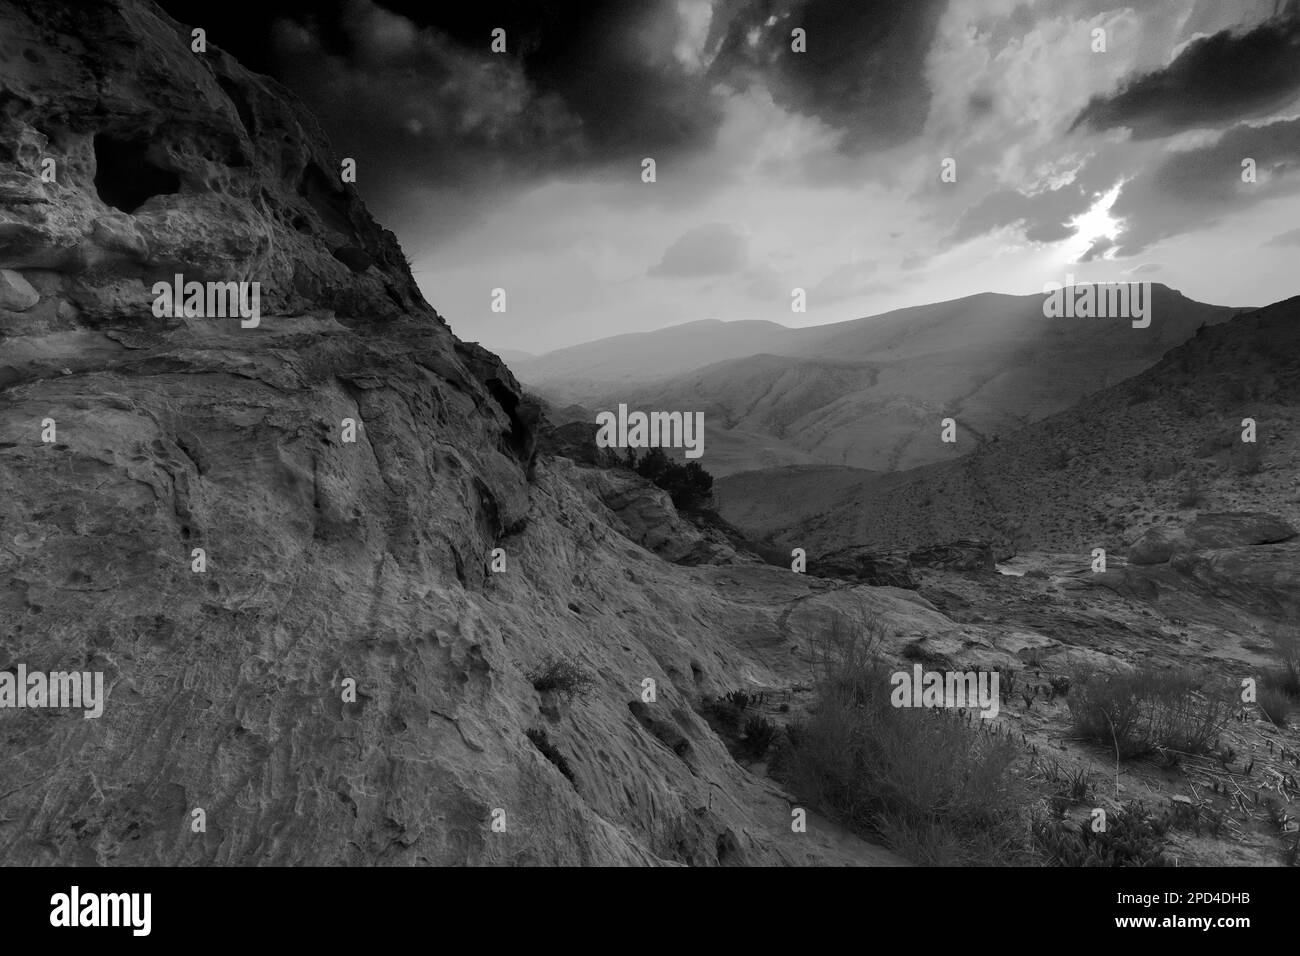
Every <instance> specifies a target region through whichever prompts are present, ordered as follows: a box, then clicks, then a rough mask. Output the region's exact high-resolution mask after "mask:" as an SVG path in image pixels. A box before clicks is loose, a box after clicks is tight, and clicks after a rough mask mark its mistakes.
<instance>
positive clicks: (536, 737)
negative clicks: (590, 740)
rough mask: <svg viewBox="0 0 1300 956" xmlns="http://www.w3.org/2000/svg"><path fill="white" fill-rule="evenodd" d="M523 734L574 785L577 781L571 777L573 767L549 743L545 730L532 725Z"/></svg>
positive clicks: (553, 745)
mask: <svg viewBox="0 0 1300 956" xmlns="http://www.w3.org/2000/svg"><path fill="white" fill-rule="evenodd" d="M525 735H526V736H527V737H528V739H529V740H531V741H532V743H533V746H534V747H536V748H537V749H538V751H540V752H541V755H542V756H543V757H545V758H546V759H547V760H549V761H550V762H551V763H553V764H555V768H556V769H557V770H559V771H560V773H562V774H564V776H565V777H566V778H567V779H568V781H569V783H572V784H574V785H576V784H577V781H576V780H574V779H573V768H572V767H570V766H569V761H567V760H565V759H564V754H562V753H560V751H559V748H557V747H556V746H555V744H553V743H551V738H550V737H548V736H546V731H545V730H542V729H541V728H540V727H533V728H530V729H529V730H527V731H525Z"/></svg>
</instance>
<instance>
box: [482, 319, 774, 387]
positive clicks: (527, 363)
mask: <svg viewBox="0 0 1300 956" xmlns="http://www.w3.org/2000/svg"><path fill="white" fill-rule="evenodd" d="M799 331H800V330H798V329H790V328H786V327H785V326H784V325H778V324H777V323H775V322H759V321H744V322H722V321H719V320H718V319H707V320H704V321H701V322H689V323H687V324H685V325H673V326H669V327H668V328H666V329H658V330H657V331H654V332H636V333H629V334H627V335H615V336H613V337H611V338H607V339H597V340H596V341H594V342H587V343H584V344H582V345H575V346H572V347H570V348H565V349H558V350H556V351H554V352H547V353H546V354H545V355H541V356H534V357H531V358H524V359H520V360H518V361H515V360H512V359H509V358H506V356H505V355H502V356H501V357H502V358H503V359H505V360H506V361H507V362H508V363H509V365H510V369H511V371H513V372H514V373H515V376H516V377H517V378H518V379H519V380H520V381H522V382H524V383H525V384H527V385H530V386H534V387H536V388H537V389H538V390H540V391H542V393H543V394H544V395H545V397H546V398H547V399H548V400H549V401H551V402H552V403H554V404H557V405H568V404H572V403H575V402H576V403H579V404H583V405H591V404H593V403H597V402H599V401H601V400H603V399H604V398H605V397H606V396H607V395H609V394H610V393H611V392H616V391H617V390H618V389H620V388H626V387H628V386H631V385H634V384H635V385H640V384H645V383H647V382H654V381H658V380H660V379H663V378H669V377H671V376H674V375H678V374H681V373H682V372H688V371H690V370H691V369H695V368H700V367H702V366H705V365H712V364H713V363H715V362H722V361H725V360H727V359H733V358H741V357H743V356H746V355H753V354H755V353H757V352H764V351H780V350H782V349H783V348H785V347H786V346H787V345H788V344H790V343H792V342H794V341H795V340H796V338H797V336H798V335H799Z"/></svg>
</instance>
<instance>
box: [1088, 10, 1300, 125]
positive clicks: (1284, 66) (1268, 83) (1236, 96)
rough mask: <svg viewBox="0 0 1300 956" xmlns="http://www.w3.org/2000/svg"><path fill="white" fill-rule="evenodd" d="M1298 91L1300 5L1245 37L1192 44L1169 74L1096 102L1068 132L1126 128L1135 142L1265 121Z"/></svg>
mask: <svg viewBox="0 0 1300 956" xmlns="http://www.w3.org/2000/svg"><path fill="white" fill-rule="evenodd" d="M1298 92H1300V0H1292V2H1291V3H1289V4H1288V5H1287V7H1286V9H1285V10H1284V11H1283V12H1282V13H1281V14H1279V15H1278V16H1275V17H1273V18H1271V19H1269V20H1266V21H1264V22H1263V23H1261V24H1260V25H1259V26H1257V27H1255V28H1254V29H1252V30H1248V31H1246V32H1244V33H1240V32H1231V31H1227V30H1225V31H1223V32H1220V33H1216V34H1214V35H1213V36H1208V37H1202V38H1200V39H1198V40H1194V41H1192V42H1191V43H1189V44H1188V45H1187V46H1186V47H1185V48H1184V49H1183V50H1182V52H1181V53H1179V54H1178V56H1177V57H1175V58H1174V60H1173V62H1171V63H1170V64H1169V65H1168V66H1166V67H1165V68H1164V69H1161V70H1156V71H1155V72H1153V73H1146V74H1144V75H1142V76H1138V77H1135V78H1132V79H1130V80H1128V81H1127V82H1126V83H1125V84H1124V85H1123V87H1122V88H1121V89H1120V90H1119V91H1118V92H1117V93H1115V94H1113V95H1111V96H1105V97H1094V98H1093V99H1092V100H1091V101H1090V102H1089V103H1088V105H1087V106H1086V107H1084V109H1083V111H1082V112H1081V113H1080V114H1079V115H1078V117H1076V118H1075V121H1074V124H1073V125H1072V126H1071V130H1073V129H1075V128H1078V127H1080V126H1083V125H1087V126H1090V127H1092V128H1093V129H1111V128H1114V127H1120V126H1126V127H1129V128H1130V129H1132V130H1133V136H1134V137H1135V138H1137V139H1149V138H1152V137H1157V136H1168V135H1171V134H1173V133H1177V132H1181V131H1182V130H1186V129H1195V128H1200V127H1206V126H1210V127H1213V126H1224V125H1228V124H1229V123H1233V122H1237V121H1238V120H1240V119H1243V118H1245V117H1248V116H1262V115H1265V114H1267V113H1269V112H1270V111H1272V110H1273V109H1275V108H1277V107H1278V106H1281V105H1284V104H1285V103H1286V102H1287V101H1288V100H1290V99H1291V98H1293V97H1295V96H1296V95H1297V93H1298Z"/></svg>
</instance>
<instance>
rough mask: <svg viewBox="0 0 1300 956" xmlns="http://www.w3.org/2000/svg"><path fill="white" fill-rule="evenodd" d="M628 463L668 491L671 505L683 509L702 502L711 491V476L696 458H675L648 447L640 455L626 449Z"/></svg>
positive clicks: (708, 497)
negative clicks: (686, 459)
mask: <svg viewBox="0 0 1300 956" xmlns="http://www.w3.org/2000/svg"><path fill="white" fill-rule="evenodd" d="M627 463H628V467H629V468H631V469H632V470H633V471H635V472H636V473H637V474H638V475H640V476H641V477H642V478H645V479H647V480H649V481H651V482H653V483H654V484H655V485H656V486H657V487H659V488H662V489H663V490H664V491H666V492H668V494H669V496H670V497H671V498H672V499H673V505H674V506H675V507H677V508H680V509H682V510H684V511H691V510H695V509H698V508H700V507H702V506H703V505H705V504H706V503H707V502H708V501H709V499H710V497H711V496H712V494H713V476H712V475H711V474H709V473H708V472H707V471H705V470H704V467H703V466H702V465H701V464H700V463H699V462H698V461H688V462H686V463H685V464H683V463H681V462H678V461H674V460H673V459H671V458H669V457H668V456H667V455H665V454H664V453H663V450H662V449H659V448H651V449H649V450H647V451H646V453H645V454H644V455H642V456H641V458H640V459H638V458H637V457H636V453H635V452H633V451H632V449H630V448H629V449H628V450H627Z"/></svg>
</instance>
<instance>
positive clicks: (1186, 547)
mask: <svg viewBox="0 0 1300 956" xmlns="http://www.w3.org/2000/svg"><path fill="white" fill-rule="evenodd" d="M1295 535H1296V532H1295V529H1294V528H1292V527H1291V526H1290V525H1289V524H1287V523H1286V522H1285V521H1283V520H1282V519H1281V518H1279V517H1277V516H1276V515H1271V514H1265V513H1263V512H1221V513H1212V514H1203V515H1199V516H1198V517H1197V518H1196V520H1195V521H1193V522H1192V523H1191V524H1190V525H1188V526H1187V527H1185V528H1178V529H1170V528H1152V529H1151V530H1150V531H1148V532H1146V534H1144V535H1142V537H1140V538H1138V539H1137V541H1135V542H1133V544H1132V546H1131V547H1130V548H1129V552H1128V560H1129V563H1130V564H1163V563H1165V562H1166V561H1168V560H1169V559H1170V558H1172V557H1173V556H1174V555H1176V554H1183V553H1186V552H1190V551H1209V550H1216V549H1221V548H1235V547H1242V546H1246V545H1256V544H1276V543H1278V542H1282V541H1289V540H1291V539H1292V538H1294V537H1295Z"/></svg>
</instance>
